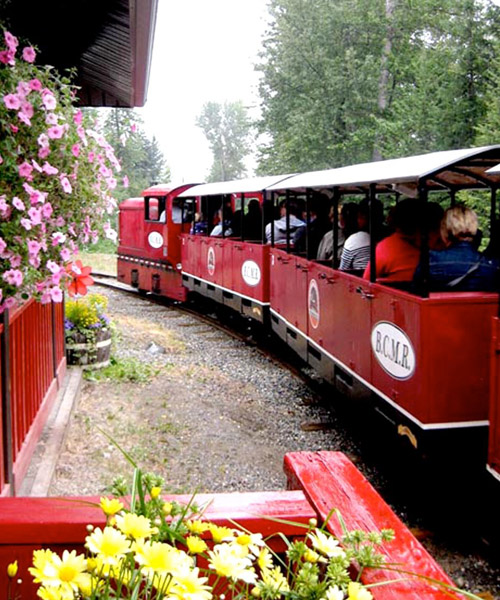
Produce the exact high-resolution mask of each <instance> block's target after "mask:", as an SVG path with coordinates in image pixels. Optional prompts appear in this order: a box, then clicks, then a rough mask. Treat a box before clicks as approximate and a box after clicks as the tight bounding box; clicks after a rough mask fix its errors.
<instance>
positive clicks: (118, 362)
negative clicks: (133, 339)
mask: <svg viewBox="0 0 500 600" xmlns="http://www.w3.org/2000/svg"><path fill="white" fill-rule="evenodd" d="M159 372H160V369H159V368H157V367H155V366H153V365H152V364H151V363H144V362H141V361H140V360H137V359H136V358H122V359H117V358H115V357H113V356H112V357H111V364H110V365H109V366H108V367H104V368H103V369H98V370H95V371H85V372H84V377H85V379H86V380H87V381H94V382H110V381H115V382H119V383H122V382H130V383H148V382H149V381H151V379H153V377H156V375H158V373H159Z"/></svg>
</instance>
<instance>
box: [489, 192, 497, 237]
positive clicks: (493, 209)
mask: <svg viewBox="0 0 500 600" xmlns="http://www.w3.org/2000/svg"><path fill="white" fill-rule="evenodd" d="M496 220H497V188H496V187H495V186H492V187H491V196H490V237H491V235H492V233H493V231H494V230H495V221H496Z"/></svg>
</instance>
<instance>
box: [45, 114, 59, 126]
mask: <svg viewBox="0 0 500 600" xmlns="http://www.w3.org/2000/svg"><path fill="white" fill-rule="evenodd" d="M45 122H46V123H47V125H57V122H58V119H57V115H56V113H53V112H51V113H48V114H47V116H46V117H45Z"/></svg>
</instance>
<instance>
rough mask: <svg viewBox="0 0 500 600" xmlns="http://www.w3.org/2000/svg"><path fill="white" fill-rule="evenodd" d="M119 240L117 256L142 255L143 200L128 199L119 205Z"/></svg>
mask: <svg viewBox="0 0 500 600" xmlns="http://www.w3.org/2000/svg"><path fill="white" fill-rule="evenodd" d="M119 231H120V239H119V243H118V254H126V255H129V256H142V255H143V254H144V200H143V199H142V198H130V199H129V200H125V201H124V202H122V203H121V204H120V213H119Z"/></svg>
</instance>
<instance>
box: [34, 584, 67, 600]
mask: <svg viewBox="0 0 500 600" xmlns="http://www.w3.org/2000/svg"><path fill="white" fill-rule="evenodd" d="M36 594H37V596H38V597H39V598H41V599H42V600H73V599H74V597H75V596H74V594H73V592H67V591H64V590H61V589H59V588H55V587H48V588H46V587H40V588H38V590H37V592H36Z"/></svg>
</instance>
